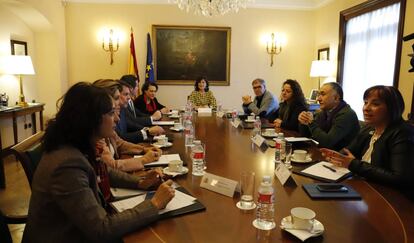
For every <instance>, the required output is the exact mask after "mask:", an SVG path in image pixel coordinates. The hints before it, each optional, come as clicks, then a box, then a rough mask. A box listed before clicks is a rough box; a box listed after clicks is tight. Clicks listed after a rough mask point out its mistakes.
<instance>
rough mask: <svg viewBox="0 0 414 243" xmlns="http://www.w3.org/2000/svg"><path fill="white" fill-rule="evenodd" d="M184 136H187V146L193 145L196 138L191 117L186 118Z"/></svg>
mask: <svg viewBox="0 0 414 243" xmlns="http://www.w3.org/2000/svg"><path fill="white" fill-rule="evenodd" d="M184 124H185V125H184V136H185V142H184V144H185V146H186V147H189V146H193V139H194V127H193V123H192V122H191V120H190V119H186V120H185V123H184Z"/></svg>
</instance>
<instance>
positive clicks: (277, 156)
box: [275, 138, 282, 163]
mask: <svg viewBox="0 0 414 243" xmlns="http://www.w3.org/2000/svg"><path fill="white" fill-rule="evenodd" d="M281 162H282V140H281V139H280V138H276V142H275V163H281Z"/></svg>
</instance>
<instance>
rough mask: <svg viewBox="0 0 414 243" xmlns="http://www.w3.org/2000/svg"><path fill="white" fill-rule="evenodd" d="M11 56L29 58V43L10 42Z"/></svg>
mask: <svg viewBox="0 0 414 243" xmlns="http://www.w3.org/2000/svg"><path fill="white" fill-rule="evenodd" d="M10 45H11V54H12V55H17V56H27V54H28V53H27V42H25V41H18V40H10Z"/></svg>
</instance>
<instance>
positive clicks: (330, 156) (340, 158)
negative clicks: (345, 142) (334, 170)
mask: <svg viewBox="0 0 414 243" xmlns="http://www.w3.org/2000/svg"><path fill="white" fill-rule="evenodd" d="M319 151H321V152H322V156H323V157H325V159H326V161H328V162H331V163H332V164H334V165H336V166H342V167H345V168H348V166H349V164H350V163H351V161H352V160H353V159H355V156H354V155H353V154H352V153H351V152H350V151H349V150H348V149H346V148H344V149H343V150H342V152H343V154H341V153H339V152H336V151H334V150H331V149H327V148H321V149H319Z"/></svg>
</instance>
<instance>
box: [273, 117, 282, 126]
mask: <svg viewBox="0 0 414 243" xmlns="http://www.w3.org/2000/svg"><path fill="white" fill-rule="evenodd" d="M273 124H274V125H275V128H280V126H282V120H281V119H279V118H278V119H276V120H274V121H273Z"/></svg>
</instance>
